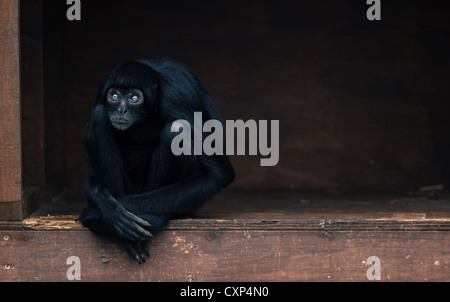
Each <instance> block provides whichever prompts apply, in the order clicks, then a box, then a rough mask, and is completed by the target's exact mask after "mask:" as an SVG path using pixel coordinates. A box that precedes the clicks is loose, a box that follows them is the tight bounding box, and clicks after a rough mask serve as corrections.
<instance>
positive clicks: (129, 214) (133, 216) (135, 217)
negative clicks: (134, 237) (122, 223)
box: [124, 210, 152, 227]
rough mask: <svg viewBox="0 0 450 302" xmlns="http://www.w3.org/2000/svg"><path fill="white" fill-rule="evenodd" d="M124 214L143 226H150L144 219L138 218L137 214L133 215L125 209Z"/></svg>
mask: <svg viewBox="0 0 450 302" xmlns="http://www.w3.org/2000/svg"><path fill="white" fill-rule="evenodd" d="M124 216H125V217H127V218H128V219H130V220H132V221H134V222H136V223H138V224H140V225H141V226H143V227H151V226H152V225H151V224H150V223H149V222H148V221H145V220H144V219H142V218H140V217H139V216H136V215H134V214H133V213H131V212H128V211H127V210H125V212H124Z"/></svg>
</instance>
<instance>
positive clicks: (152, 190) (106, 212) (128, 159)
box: [80, 59, 234, 263]
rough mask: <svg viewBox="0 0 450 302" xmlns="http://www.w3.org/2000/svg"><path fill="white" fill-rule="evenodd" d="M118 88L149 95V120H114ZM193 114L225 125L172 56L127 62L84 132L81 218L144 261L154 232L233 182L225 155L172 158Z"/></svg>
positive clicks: (101, 94) (146, 97)
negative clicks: (112, 101)
mask: <svg viewBox="0 0 450 302" xmlns="http://www.w3.org/2000/svg"><path fill="white" fill-rule="evenodd" d="M113 86H114V87H123V88H138V89H140V90H141V91H142V92H143V94H144V106H145V113H146V115H145V116H146V117H145V118H144V119H142V120H140V121H139V122H137V123H135V124H133V125H132V126H131V127H130V128H129V129H127V130H124V131H120V130H117V129H116V128H114V127H113V126H112V124H111V122H110V120H109V118H108V114H109V113H108V105H107V101H106V94H107V91H108V89H109V88H110V87H113ZM142 110H144V109H142ZM194 111H201V112H202V114H203V120H204V121H206V120H209V119H217V120H220V121H221V117H220V115H219V114H218V112H217V110H216V109H215V106H214V104H213V103H212V101H211V99H210V97H209V96H208V93H207V92H206V90H205V88H204V87H203V86H202V84H201V83H200V82H199V81H198V80H197V79H196V78H195V77H194V76H193V75H192V74H191V73H190V72H189V71H188V70H187V69H186V68H184V67H182V66H181V65H179V64H177V63H175V62H174V61H171V60H167V59H152V60H139V61H136V62H131V63H125V64H122V65H120V66H118V67H117V68H116V69H115V70H114V71H113V72H112V73H111V74H110V75H109V76H108V78H107V79H106V80H105V81H104V82H103V84H102V85H101V86H100V88H99V93H98V96H97V102H96V104H95V106H94V109H93V111H92V115H91V118H90V120H89V123H88V125H87V129H86V133H85V143H86V148H87V153H88V161H89V170H88V175H87V180H86V188H85V192H86V197H87V200H88V202H87V206H86V208H85V209H84V210H83V212H82V213H81V215H80V221H81V222H82V224H83V225H85V226H87V227H89V228H90V229H91V230H92V231H93V232H94V233H97V234H101V235H116V236H118V237H119V238H121V240H122V243H123V246H124V248H125V250H126V251H127V252H128V254H129V255H130V256H131V257H133V258H134V259H136V260H137V261H138V262H139V263H141V262H142V261H145V256H148V247H147V242H148V241H149V239H150V238H151V237H152V236H153V234H154V233H155V232H157V231H159V230H161V229H162V228H163V227H164V226H165V225H166V224H167V222H168V221H169V220H170V219H173V218H179V217H186V216H189V215H192V213H193V212H194V211H196V210H197V209H198V208H199V207H200V206H201V205H202V204H203V203H204V202H205V201H207V200H208V199H210V198H212V197H213V196H214V195H215V194H216V193H218V192H219V191H220V190H221V189H223V188H224V187H226V186H227V185H228V184H229V183H231V182H232V181H233V179H234V172H233V168H232V166H231V164H230V162H229V160H228V158H227V156H226V155H213V156H206V155H201V156H200V155H181V156H175V155H173V154H172V151H171V148H170V146H171V142H172V139H173V138H174V137H175V136H176V135H177V134H178V133H172V132H171V131H170V129H171V125H172V122H173V121H175V120H178V119H184V120H187V121H188V122H189V123H191V127H192V129H193V125H192V124H193V118H194ZM224 137H225V135H224ZM192 145H193V143H192ZM224 145H225V144H224Z"/></svg>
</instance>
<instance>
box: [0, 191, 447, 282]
mask: <svg viewBox="0 0 450 302" xmlns="http://www.w3.org/2000/svg"><path fill="white" fill-rule="evenodd" d="M417 194H418V195H417ZM427 194H431V193H427ZM432 194H433V196H432V198H430V196H428V197H427V195H420V194H419V193H417V192H416V193H415V194H411V196H408V195H397V194H393V195H391V194H381V195H380V194H375V193H373V192H360V193H359V194H358V192H352V193H351V194H350V193H349V194H345V193H343V192H335V191H333V192H332V193H323V192H322V193H319V192H309V193H308V192H298V191H245V190H228V191H226V192H224V194H222V195H220V196H217V197H216V198H215V199H214V200H213V201H211V202H210V203H208V204H207V205H206V206H205V207H204V208H203V209H201V210H200V211H199V212H198V214H197V215H196V217H195V218H191V219H179V220H174V221H172V222H171V223H170V224H169V226H168V227H167V228H166V230H164V231H163V232H161V233H160V234H158V235H157V236H156V237H155V238H154V239H153V240H152V241H151V244H150V253H151V258H150V259H149V260H148V261H147V262H146V263H145V264H143V265H139V264H137V263H134V262H133V261H132V260H130V259H128V256H127V255H126V254H125V253H124V252H123V251H121V249H120V248H119V247H118V244H117V242H116V240H112V239H108V238H100V237H97V236H95V235H93V234H92V233H90V232H89V231H88V230H87V229H86V228H84V227H83V226H81V225H80V224H79V222H78V221H77V213H78V212H79V211H80V209H81V208H82V207H83V204H84V199H83V197H82V195H81V194H63V195H61V196H60V197H58V198H56V199H55V200H54V201H53V203H51V204H49V206H48V207H44V208H42V209H40V211H38V212H37V213H36V215H34V216H32V217H29V218H28V219H26V220H24V221H23V222H0V281H3V280H5V281H6V280H8V281H13V280H14V281H66V280H67V278H66V271H67V269H68V268H69V265H67V264H66V260H67V258H69V257H70V256H77V257H79V258H80V260H81V277H82V281H367V277H366V272H367V270H368V269H369V267H370V264H369V265H368V264H366V263H365V262H366V261H367V258H369V257H370V256H377V257H378V258H379V259H380V261H381V280H382V281H425V280H428V281H450V274H449V265H450V259H449V257H450V253H449V251H450V220H449V217H450V215H449V213H450V212H449V206H450V205H449V203H448V199H447V197H446V193H444V192H441V193H438V192H434V193H432ZM436 194H441V195H436ZM5 236H7V239H8V240H5V239H4V237H5ZM101 260H104V261H105V260H106V261H108V263H102V261H101ZM5 266H6V268H8V269H5Z"/></svg>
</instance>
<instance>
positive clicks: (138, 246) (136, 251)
mask: <svg viewBox="0 0 450 302" xmlns="http://www.w3.org/2000/svg"><path fill="white" fill-rule="evenodd" d="M122 246H123V247H124V249H125V251H126V252H127V253H128V255H129V256H130V257H131V258H133V259H134V260H136V261H137V262H139V264H142V262H145V256H147V257H150V254H149V252H148V245H147V241H128V240H122Z"/></svg>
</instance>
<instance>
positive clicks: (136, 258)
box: [125, 244, 145, 264]
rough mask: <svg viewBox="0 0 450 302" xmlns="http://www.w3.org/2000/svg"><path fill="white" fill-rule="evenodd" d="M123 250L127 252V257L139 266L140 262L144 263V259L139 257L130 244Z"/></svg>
mask: <svg viewBox="0 0 450 302" xmlns="http://www.w3.org/2000/svg"><path fill="white" fill-rule="evenodd" d="M125 250H126V251H127V253H128V255H129V256H130V257H131V258H133V259H134V260H136V261H137V262H138V263H139V264H142V262H145V259H143V258H142V257H141V255H140V254H139V253H138V252H137V251H136V247H135V246H133V245H132V244H127V245H125Z"/></svg>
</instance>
